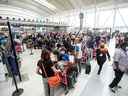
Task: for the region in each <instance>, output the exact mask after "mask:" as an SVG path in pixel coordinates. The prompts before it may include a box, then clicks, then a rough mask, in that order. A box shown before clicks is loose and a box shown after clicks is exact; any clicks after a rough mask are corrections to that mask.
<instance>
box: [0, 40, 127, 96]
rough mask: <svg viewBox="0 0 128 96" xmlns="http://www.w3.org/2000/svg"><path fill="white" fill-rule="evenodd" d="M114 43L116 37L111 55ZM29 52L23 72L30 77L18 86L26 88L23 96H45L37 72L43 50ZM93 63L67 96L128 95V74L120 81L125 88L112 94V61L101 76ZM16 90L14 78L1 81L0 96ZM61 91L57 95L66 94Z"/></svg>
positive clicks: (24, 57)
mask: <svg viewBox="0 0 128 96" xmlns="http://www.w3.org/2000/svg"><path fill="white" fill-rule="evenodd" d="M113 45H115V43H114V39H113V40H111V43H110V46H109V51H110V54H111V56H113V54H114V46H113ZM29 53H30V52H29V50H26V52H24V53H23V54H22V55H21V56H22V58H23V63H22V68H21V73H22V74H23V75H24V74H25V76H27V77H28V78H27V79H26V80H25V81H23V82H21V83H18V86H19V87H20V88H23V89H24V93H23V94H22V95H21V96H44V94H43V93H44V92H43V85H42V78H41V76H38V75H37V74H36V64H37V61H38V59H39V58H40V53H41V51H39V50H34V55H29ZM91 64H92V72H91V74H90V75H85V74H84V70H83V71H82V73H81V74H80V75H79V78H78V82H77V83H76V85H75V88H74V89H72V90H71V91H70V92H69V94H67V96H128V91H127V90H128V84H127V83H128V76H126V75H125V76H124V78H123V80H122V82H121V83H120V84H121V85H122V87H123V89H121V90H119V91H118V92H117V93H116V94H112V93H111V92H110V91H109V89H108V84H109V83H110V82H111V81H112V78H113V70H112V65H111V62H106V64H105V65H104V67H103V70H102V73H101V75H100V76H98V75H97V74H96V73H97V70H98V66H97V64H96V62H95V61H92V62H91ZM14 90H15V87H14V85H12V79H9V80H8V82H0V96H11V95H12V92H13V91H14ZM61 91H62V92H63V90H62V88H61V90H59V91H57V92H56V93H57V94H56V95H55V96H65V95H64V94H63V93H62V92H61ZM59 93H60V94H59Z"/></svg>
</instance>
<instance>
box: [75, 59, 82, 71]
mask: <svg viewBox="0 0 128 96" xmlns="http://www.w3.org/2000/svg"><path fill="white" fill-rule="evenodd" d="M80 61H81V59H78V58H76V63H77V64H78V72H79V73H81V70H82V69H81V67H82V66H81V62H80Z"/></svg>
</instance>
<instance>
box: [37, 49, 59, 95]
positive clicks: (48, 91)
mask: <svg viewBox="0 0 128 96" xmlns="http://www.w3.org/2000/svg"><path fill="white" fill-rule="evenodd" d="M43 67H44V69H45V70H44V69H43ZM45 71H46V74H47V76H46V74H45ZM57 71H58V70H57V69H56V68H55V67H54V64H53V62H52V60H51V58H50V52H49V51H47V50H46V49H43V51H42V53H41V59H40V60H39V61H38V63H37V70H36V72H37V74H39V75H41V76H42V77H43V85H44V90H45V96H54V88H50V86H49V85H48V81H47V78H48V77H52V76H54V75H55V72H57Z"/></svg>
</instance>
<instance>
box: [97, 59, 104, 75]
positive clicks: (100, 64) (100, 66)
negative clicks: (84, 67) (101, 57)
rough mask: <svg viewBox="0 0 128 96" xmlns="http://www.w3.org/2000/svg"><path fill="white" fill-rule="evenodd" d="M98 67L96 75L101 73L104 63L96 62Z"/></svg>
mask: <svg viewBox="0 0 128 96" xmlns="http://www.w3.org/2000/svg"><path fill="white" fill-rule="evenodd" d="M97 63H98V65H99V70H98V74H100V73H101V70H102V67H103V64H104V63H105V61H97Z"/></svg>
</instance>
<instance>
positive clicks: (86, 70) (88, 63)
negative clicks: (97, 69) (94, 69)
mask: <svg viewBox="0 0 128 96" xmlns="http://www.w3.org/2000/svg"><path fill="white" fill-rule="evenodd" d="M90 61H91V59H88V61H87V64H86V66H85V73H86V74H90V72H91V64H90Z"/></svg>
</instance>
